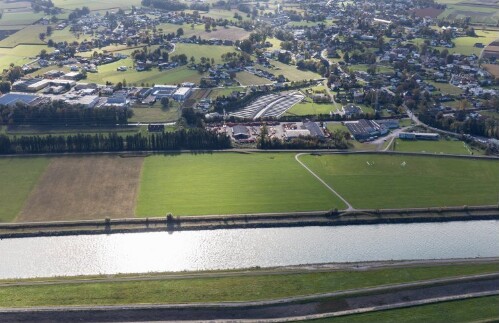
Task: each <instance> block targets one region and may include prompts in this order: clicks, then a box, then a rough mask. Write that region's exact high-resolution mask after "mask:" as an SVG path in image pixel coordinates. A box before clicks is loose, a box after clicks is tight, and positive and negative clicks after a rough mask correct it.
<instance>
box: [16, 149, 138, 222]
mask: <svg viewBox="0 0 499 323" xmlns="http://www.w3.org/2000/svg"><path fill="white" fill-rule="evenodd" d="M143 160H144V159H143V158H140V157H135V158H120V157H118V156H80V157H58V158H53V159H52V160H51V162H50V164H49V166H48V167H47V169H46V171H45V172H44V174H43V176H41V178H40V180H39V181H38V183H37V185H36V186H35V188H34V190H33V192H32V193H31V194H30V196H29V198H28V200H27V201H26V203H25V205H24V208H23V210H22V211H21V213H20V214H19V216H18V218H17V221H18V222H34V221H57V220H87V219H104V218H105V217H111V218H126V217H133V216H134V213H133V212H134V208H135V200H136V195H137V194H136V193H137V190H138V185H139V178H140V170H141V167H142V162H143Z"/></svg>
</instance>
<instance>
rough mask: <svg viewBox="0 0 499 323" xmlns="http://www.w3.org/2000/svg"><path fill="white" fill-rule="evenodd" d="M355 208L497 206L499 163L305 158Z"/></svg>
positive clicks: (374, 157) (371, 157) (369, 157)
mask: <svg viewBox="0 0 499 323" xmlns="http://www.w3.org/2000/svg"><path fill="white" fill-rule="evenodd" d="M300 160H301V161H302V162H304V163H306V164H307V165H308V166H309V167H310V168H311V169H312V170H313V171H314V172H315V173H316V174H317V175H318V176H320V177H321V178H322V179H323V180H324V181H326V182H327V183H328V184H329V185H330V186H331V187H333V188H334V189H335V190H336V191H337V192H338V193H339V194H341V195H342V196H343V197H344V198H345V199H346V200H347V201H348V202H349V203H350V204H352V205H353V207H355V208H364V209H376V208H380V209H381V208H414V207H432V206H440V207H445V206H463V205H494V204H497V202H498V191H499V161H495V160H477V159H465V158H449V157H445V158H444V157H439V156H435V157H433V156H408V155H400V156H398V155H375V154H360V155H322V156H312V155H304V156H301V157H300Z"/></svg>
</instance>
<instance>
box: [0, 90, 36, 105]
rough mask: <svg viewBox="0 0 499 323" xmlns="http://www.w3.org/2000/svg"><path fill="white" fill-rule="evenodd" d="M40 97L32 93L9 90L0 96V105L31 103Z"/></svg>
mask: <svg viewBox="0 0 499 323" xmlns="http://www.w3.org/2000/svg"><path fill="white" fill-rule="evenodd" d="M40 99H41V98H40V97H39V96H38V95H34V94H26V93H16V92H10V93H6V94H4V95H2V96H0V105H8V106H14V105H15V104H16V103H17V102H21V103H24V104H27V105H33V104H35V103H36V102H39V100H40Z"/></svg>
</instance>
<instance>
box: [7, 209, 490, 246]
mask: <svg viewBox="0 0 499 323" xmlns="http://www.w3.org/2000/svg"><path fill="white" fill-rule="evenodd" d="M498 219H499V207H498V206H474V207H472V206H464V207H443V208H442V207H439V208H421V209H380V210H358V211H346V212H343V211H337V210H331V211H329V212H325V211H318V212H300V213H283V214H271V213H261V214H240V215H210V216H183V217H174V216H171V215H170V216H167V217H163V218H132V219H109V218H108V219H104V220H86V221H60V222H36V223H9V224H0V239H9V238H23V237H44V236H66V235H91V234H113V233H136V232H158V231H167V232H175V231H194V230H218V229H249V228H279V227H305V226H341V225H369V224H395V223H422V222H449V221H476V220H498Z"/></svg>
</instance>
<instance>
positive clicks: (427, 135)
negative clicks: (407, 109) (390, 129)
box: [399, 132, 440, 140]
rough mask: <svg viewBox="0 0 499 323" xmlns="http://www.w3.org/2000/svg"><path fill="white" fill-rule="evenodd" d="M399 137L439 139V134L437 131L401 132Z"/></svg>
mask: <svg viewBox="0 0 499 323" xmlns="http://www.w3.org/2000/svg"><path fill="white" fill-rule="evenodd" d="M399 138H400V139H408V140H439V139H440V135H439V134H438V133H425V132H401V133H400V134H399Z"/></svg>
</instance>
